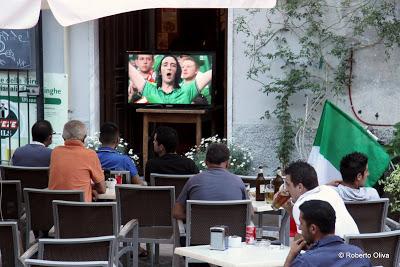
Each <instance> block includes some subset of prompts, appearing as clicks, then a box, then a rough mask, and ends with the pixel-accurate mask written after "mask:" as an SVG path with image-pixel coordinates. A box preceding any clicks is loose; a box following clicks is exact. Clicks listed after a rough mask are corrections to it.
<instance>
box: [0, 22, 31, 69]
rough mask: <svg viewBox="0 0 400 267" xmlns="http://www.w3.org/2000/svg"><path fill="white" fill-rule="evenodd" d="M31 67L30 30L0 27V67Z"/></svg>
mask: <svg viewBox="0 0 400 267" xmlns="http://www.w3.org/2000/svg"><path fill="white" fill-rule="evenodd" d="M31 68H32V64H31V30H29V29H28V30H5V29H0V69H14V70H15V69H31Z"/></svg>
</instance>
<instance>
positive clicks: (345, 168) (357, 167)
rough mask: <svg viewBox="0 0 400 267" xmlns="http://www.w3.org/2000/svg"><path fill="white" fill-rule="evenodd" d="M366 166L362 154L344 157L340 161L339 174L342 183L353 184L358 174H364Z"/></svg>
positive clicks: (365, 157)
mask: <svg viewBox="0 0 400 267" xmlns="http://www.w3.org/2000/svg"><path fill="white" fill-rule="evenodd" d="M367 164H368V158H367V156H366V155H364V154H362V153H359V152H353V153H351V154H348V155H346V156H344V157H343V158H342V160H341V161H340V173H341V174H342V179H343V181H345V182H347V183H354V181H355V180H356V177H357V175H358V174H359V173H361V174H364V172H365V169H366V168H367Z"/></svg>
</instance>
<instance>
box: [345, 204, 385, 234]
mask: <svg viewBox="0 0 400 267" xmlns="http://www.w3.org/2000/svg"><path fill="white" fill-rule="evenodd" d="M345 205H346V208H347V210H348V211H349V213H350V215H351V216H352V217H353V219H354V221H355V222H356V224H357V226H358V230H359V231H360V233H361V234H363V233H378V232H383V231H384V230H385V218H386V216H387V212H388V206H389V199H388V198H381V199H377V200H369V201H346V202H345Z"/></svg>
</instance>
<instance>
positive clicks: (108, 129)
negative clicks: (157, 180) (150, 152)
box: [97, 122, 143, 184]
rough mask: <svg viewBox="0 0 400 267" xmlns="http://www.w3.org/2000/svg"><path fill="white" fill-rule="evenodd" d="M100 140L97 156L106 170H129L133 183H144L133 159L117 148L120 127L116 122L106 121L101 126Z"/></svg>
mask: <svg viewBox="0 0 400 267" xmlns="http://www.w3.org/2000/svg"><path fill="white" fill-rule="evenodd" d="M100 142H101V144H102V146H101V147H100V148H99V149H98V151H97V156H98V157H99V160H100V163H101V167H102V168H103V169H104V170H110V171H129V172H130V174H131V181H132V183H133V184H143V181H142V179H140V177H139V175H138V172H137V169H136V166H135V163H133V161H132V159H131V158H130V157H129V156H127V155H122V154H120V153H119V152H118V151H117V150H116V149H115V148H116V147H117V145H118V144H119V129H118V126H117V125H116V124H114V123H112V122H106V123H104V124H103V125H102V126H101V128H100Z"/></svg>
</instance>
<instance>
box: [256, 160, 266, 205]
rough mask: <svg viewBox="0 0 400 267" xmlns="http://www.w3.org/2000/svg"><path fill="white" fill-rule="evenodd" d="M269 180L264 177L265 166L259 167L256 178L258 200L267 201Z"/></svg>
mask: <svg viewBox="0 0 400 267" xmlns="http://www.w3.org/2000/svg"><path fill="white" fill-rule="evenodd" d="M266 183H267V181H266V180H265V178H264V173H263V167H262V166H260V167H258V175H257V179H256V201H265V185H266Z"/></svg>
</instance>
